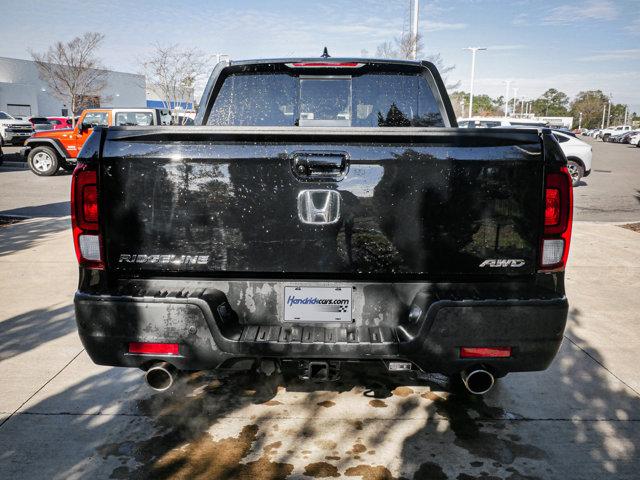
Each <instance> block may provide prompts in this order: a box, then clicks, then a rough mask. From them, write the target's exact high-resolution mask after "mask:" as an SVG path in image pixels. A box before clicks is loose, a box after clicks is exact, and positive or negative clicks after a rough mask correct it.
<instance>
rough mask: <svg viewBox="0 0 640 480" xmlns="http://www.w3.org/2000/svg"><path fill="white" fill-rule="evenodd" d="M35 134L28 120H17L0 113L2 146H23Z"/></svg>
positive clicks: (0, 140) (0, 144)
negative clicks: (14, 144) (13, 144)
mask: <svg viewBox="0 0 640 480" xmlns="http://www.w3.org/2000/svg"><path fill="white" fill-rule="evenodd" d="M32 134H33V125H31V122H29V121H26V120H16V119H15V118H13V117H12V116H11V115H9V114H8V113H5V112H0V146H2V145H7V144H10V143H16V144H19V145H22V144H23V143H24V141H25V140H26V139H27V138H29V137H30V136H31V135H32Z"/></svg>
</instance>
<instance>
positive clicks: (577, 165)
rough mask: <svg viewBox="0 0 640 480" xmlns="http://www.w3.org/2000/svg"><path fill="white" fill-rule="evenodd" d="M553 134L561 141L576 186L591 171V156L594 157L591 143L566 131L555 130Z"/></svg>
mask: <svg viewBox="0 0 640 480" xmlns="http://www.w3.org/2000/svg"><path fill="white" fill-rule="evenodd" d="M553 134H554V135H555V137H556V139H557V140H558V142H559V143H560V148H562V151H563V152H564V156H565V157H567V167H568V169H569V173H570V174H571V178H572V179H573V186H574V187H575V186H577V185H578V183H580V180H581V179H582V178H583V177H587V176H589V174H590V173H591V158H592V157H593V152H592V149H591V145H589V144H588V143H586V142H583V141H582V140H578V139H577V138H576V137H574V136H573V135H570V134H568V133H565V132H560V131H558V130H554V131H553Z"/></svg>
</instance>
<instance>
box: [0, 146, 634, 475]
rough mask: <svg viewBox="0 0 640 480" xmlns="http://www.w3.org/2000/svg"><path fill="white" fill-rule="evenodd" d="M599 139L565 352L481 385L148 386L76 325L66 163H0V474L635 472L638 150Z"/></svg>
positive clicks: (369, 374) (358, 374)
mask: <svg viewBox="0 0 640 480" xmlns="http://www.w3.org/2000/svg"><path fill="white" fill-rule="evenodd" d="M594 153H595V155H594V172H593V173H592V175H591V176H589V177H587V178H586V179H585V182H584V183H585V184H584V185H580V186H579V187H577V188H576V189H575V190H574V193H575V197H576V215H575V216H576V220H578V221H576V223H575V224H574V230H573V240H572V250H571V255H570V259H569V266H568V270H567V276H566V282H567V291H568V297H569V300H570V303H571V308H570V319H569V324H568V327H567V330H566V332H565V338H564V342H563V345H562V347H561V350H560V352H559V354H558V356H557V358H556V359H555V361H554V362H553V364H552V365H551V367H550V368H549V369H548V370H546V371H545V372H537V373H525V374H511V375H509V376H507V377H505V378H504V379H502V380H501V381H500V382H499V384H498V386H497V387H496V388H495V389H494V390H492V391H491V392H490V393H489V394H488V395H486V396H484V397H483V398H471V397H468V396H466V395H461V394H459V393H452V392H451V389H450V386H449V385H448V384H447V383H446V381H445V379H443V378H441V377H438V376H428V377H423V378H419V379H411V378H406V377H391V378H390V377H389V376H388V375H387V374H385V373H384V372H382V371H381V370H380V369H378V368H375V367H370V368H368V369H366V370H363V369H362V368H360V369H349V370H347V371H346V372H345V375H344V376H343V378H342V379H341V380H340V381H336V382H330V383H320V384H316V383H307V382H301V381H298V380H295V379H292V378H285V377H283V376H282V375H280V374H275V375H273V376H271V377H265V376H260V375H255V374H251V375H247V374H246V373H239V372H225V373H221V374H212V373H206V372H205V373H194V374H191V375H189V376H187V377H185V378H184V379H183V380H182V381H181V382H180V384H179V385H178V387H177V388H176V389H175V390H174V391H173V392H172V393H171V394H155V393H152V392H151V391H150V390H149V389H148V388H147V387H145V386H144V384H143V382H142V373H141V372H139V371H136V370H131V369H118V368H109V367H102V366H96V365H94V364H93V363H92V362H91V360H90V359H89V358H88V357H87V355H86V353H85V352H84V349H83V347H82V345H81V343H80V341H79V339H78V337H77V334H76V331H75V323H74V319H73V309H72V304H71V300H72V296H73V292H74V290H75V288H76V281H77V266H76V261H75V256H74V253H73V246H72V242H71V236H70V232H69V218H68V216H66V214H65V211H66V212H68V204H67V203H66V202H67V196H68V188H69V176H68V175H65V176H56V177H54V178H38V177H35V176H34V175H32V174H31V173H30V172H28V171H22V170H18V169H13V168H0V215H26V213H24V212H27V211H29V212H31V215H28V216H30V217H33V218H31V219H29V220H25V221H22V222H20V223H16V224H13V225H8V226H3V227H0V291H2V292H3V298H4V300H3V301H1V302H0V387H1V388H2V395H0V478H20V479H31V478H33V479H40V478H60V479H63V478H64V479H73V478H91V479H93V478H154V479H159V478H184V479H200V478H202V479H205V478H206V479H236V478H239V479H276V478H296V479H297V478H337V477H343V478H355V479H363V480H378V479H384V480H391V479H400V478H405V479H414V480H419V479H439V480H442V479H457V480H472V479H487V480H488V479H510V480H518V479H519V480H522V479H547V478H551V479H556V478H557V479H588V478H598V479H601V478H611V479H636V478H638V471H639V470H640V428H638V426H639V425H640V423H639V422H640V373H638V369H637V366H636V365H635V361H636V357H637V349H638V345H640V327H639V326H638V325H639V322H638V312H640V298H639V297H638V295H637V292H638V288H639V287H640V255H638V251H639V250H640V233H636V232H633V231H631V230H627V229H624V228H621V227H620V226H619V225H617V224H616V222H626V221H640V202H639V201H638V199H637V189H638V188H640V187H639V186H640V177H639V176H640V173H639V171H640V169H639V168H638V164H637V163H634V162H640V149H636V150H632V149H629V148H628V147H625V146H622V145H610V144H595V145H594ZM598 170H603V171H602V172H599V171H598ZM605 171H607V172H605ZM8 193H10V194H8ZM607 208H610V213H609V214H607ZM27 209H31V210H27ZM65 209H66V210H65ZM21 212H22V213H21ZM49 212H54V213H49ZM584 220H591V221H584Z"/></svg>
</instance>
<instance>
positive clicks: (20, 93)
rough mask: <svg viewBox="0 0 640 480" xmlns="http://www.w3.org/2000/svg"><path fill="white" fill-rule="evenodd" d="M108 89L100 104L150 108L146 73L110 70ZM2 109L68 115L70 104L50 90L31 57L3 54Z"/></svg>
mask: <svg viewBox="0 0 640 480" xmlns="http://www.w3.org/2000/svg"><path fill="white" fill-rule="evenodd" d="M105 72H106V88H105V89H104V90H103V91H102V92H101V94H100V97H96V98H95V99H92V103H93V105H92V106H96V107H116V108H118V107H121V108H126V107H134V108H135V107H146V106H147V95H146V90H145V77H144V75H136V74H133V73H124V72H115V71H111V70H106V71H105ZM0 111H4V112H7V113H9V114H11V115H14V116H67V115H70V114H71V112H70V111H69V105H66V104H65V102H63V101H62V100H60V99H58V98H56V97H55V96H54V95H52V93H51V92H49V86H48V85H47V82H46V81H43V80H41V79H40V76H39V75H38V68H37V67H36V64H35V62H33V61H31V60H20V59H17V58H6V57H0Z"/></svg>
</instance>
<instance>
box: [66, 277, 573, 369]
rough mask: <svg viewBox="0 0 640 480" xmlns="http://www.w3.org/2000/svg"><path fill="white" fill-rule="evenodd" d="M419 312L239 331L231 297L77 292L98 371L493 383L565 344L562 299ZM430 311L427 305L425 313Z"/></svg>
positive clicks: (436, 304)
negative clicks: (369, 373)
mask: <svg viewBox="0 0 640 480" xmlns="http://www.w3.org/2000/svg"><path fill="white" fill-rule="evenodd" d="M421 302H423V307H424V309H423V312H422V313H421V314H420V316H419V317H418V318H417V319H414V320H413V321H412V322H406V323H399V324H398V325H397V326H395V327H384V326H380V325H378V326H370V327H355V326H353V327H351V326H349V327H340V326H335V327H331V326H310V325H305V326H300V327H296V326H291V325H288V324H287V325H284V324H277V325H274V324H270V325H241V324H239V323H238V319H237V317H236V316H235V314H234V313H233V311H231V310H230V307H229V304H228V302H227V300H226V297H225V295H224V294H223V293H222V292H220V291H219V290H213V289H208V290H207V291H205V292H204V293H201V294H199V295H197V296H186V297H179V296H177V297H133V296H102V295H89V294H85V293H77V294H76V296H75V309H76V321H77V324H78V331H79V334H80V338H81V339H82V343H83V344H84V346H85V348H86V350H87V352H88V353H89V355H90V357H91V358H92V360H93V361H94V362H95V363H97V364H101V365H112V366H127V367H142V368H144V367H145V366H146V365H148V364H149V363H151V362H152V361H156V360H160V359H162V360H168V361H170V363H172V364H173V365H175V366H176V367H177V368H179V369H183V370H205V369H214V368H217V367H220V366H221V365H223V364H224V363H225V362H226V361H228V360H232V359H244V358H266V357H268V358H281V359H314V358H315V359H333V360H403V361H410V362H412V363H413V364H414V365H415V367H417V368H419V369H421V370H423V371H426V372H438V373H445V374H452V373H456V372H459V371H461V370H463V369H464V368H466V367H467V366H470V365H471V364H478V363H482V364H483V365H485V366H487V367H490V368H492V369H493V370H494V372H495V373H496V374H497V375H504V374H506V373H508V372H515V371H535V370H544V369H545V368H547V366H548V365H549V363H550V362H551V361H552V360H553V358H554V356H555V354H556V352H557V351H558V348H559V346H560V343H561V341H562V337H563V332H564V327H565V324H566V319H567V311H568V303H567V300H566V298H565V297H557V298H551V299H549V298H546V299H528V300H522V299H518V300H504V299H503V300H437V301H428V300H424V299H423V300H421V298H420V294H418V295H416V300H415V304H420V303H421ZM425 302H427V303H426V304H424V303H425ZM129 342H158V343H178V344H179V345H180V349H179V351H180V354H179V355H177V356H171V357H166V356H153V355H138V354H129V353H128V351H127V349H128V343H129ZM461 346H486V347H496V346H510V347H512V352H513V354H512V356H511V357H510V358H499V359H496V358H491V359H490V358H487V359H482V361H479V360H478V359H462V358H460V355H459V349H460V347H461Z"/></svg>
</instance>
